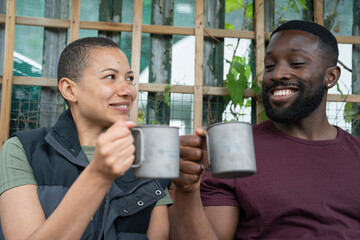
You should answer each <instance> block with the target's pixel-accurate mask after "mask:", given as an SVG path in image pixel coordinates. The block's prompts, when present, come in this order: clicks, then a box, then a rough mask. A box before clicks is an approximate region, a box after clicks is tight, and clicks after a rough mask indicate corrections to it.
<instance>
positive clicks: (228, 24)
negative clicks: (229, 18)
mask: <svg viewBox="0 0 360 240" xmlns="http://www.w3.org/2000/svg"><path fill="white" fill-rule="evenodd" d="M225 29H228V30H234V29H235V25H232V24H230V23H225Z"/></svg>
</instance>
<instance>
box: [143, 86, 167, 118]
mask: <svg viewBox="0 0 360 240" xmlns="http://www.w3.org/2000/svg"><path fill="white" fill-rule="evenodd" d="M170 89H171V85H170V84H167V85H166V86H165V92H164V93H162V94H156V95H155V96H153V97H151V99H149V100H148V102H147V105H148V104H149V103H150V102H152V103H155V104H154V105H153V106H154V111H155V112H156V113H157V112H158V111H159V107H160V105H161V104H162V103H165V104H166V106H168V107H170V104H171V102H170ZM146 109H147V106H143V107H142V109H140V110H139V112H138V125H143V124H144V122H145V118H146V116H147V112H146ZM151 124H161V123H160V122H159V121H157V120H156V119H153V120H152V121H151Z"/></svg>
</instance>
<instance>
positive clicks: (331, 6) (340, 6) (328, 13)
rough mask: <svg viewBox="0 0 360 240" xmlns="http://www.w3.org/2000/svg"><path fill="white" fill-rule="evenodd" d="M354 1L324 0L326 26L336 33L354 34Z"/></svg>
mask: <svg viewBox="0 0 360 240" xmlns="http://www.w3.org/2000/svg"><path fill="white" fill-rule="evenodd" d="M353 19H354V16H353V1H348V0H339V1H330V0H325V1H324V26H325V27H326V28H327V29H330V30H331V32H332V33H333V34H334V35H345V36H351V35H352V32H353V31H352V27H353Z"/></svg>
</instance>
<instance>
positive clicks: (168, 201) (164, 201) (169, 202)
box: [155, 188, 174, 206]
mask: <svg viewBox="0 0 360 240" xmlns="http://www.w3.org/2000/svg"><path fill="white" fill-rule="evenodd" d="M165 192H166V196H165V197H163V198H162V199H160V200H159V201H157V203H156V205H155V206H162V205H172V204H173V203H174V202H173V200H172V199H171V196H170V193H169V190H168V189H167V188H166V189H165Z"/></svg>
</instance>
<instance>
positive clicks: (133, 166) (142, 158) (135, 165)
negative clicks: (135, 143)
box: [131, 128, 145, 168]
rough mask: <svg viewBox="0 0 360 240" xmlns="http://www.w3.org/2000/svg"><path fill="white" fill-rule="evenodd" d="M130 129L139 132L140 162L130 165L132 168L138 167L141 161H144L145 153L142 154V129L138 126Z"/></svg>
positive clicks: (143, 136)
mask: <svg viewBox="0 0 360 240" xmlns="http://www.w3.org/2000/svg"><path fill="white" fill-rule="evenodd" d="M131 130H132V131H138V132H139V134H140V162H139V163H138V164H132V165H131V167H132V168H138V167H140V166H141V165H142V164H143V162H144V161H145V154H144V146H145V144H144V141H145V140H144V138H145V135H144V133H143V131H142V130H141V129H140V128H133V129H131Z"/></svg>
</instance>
